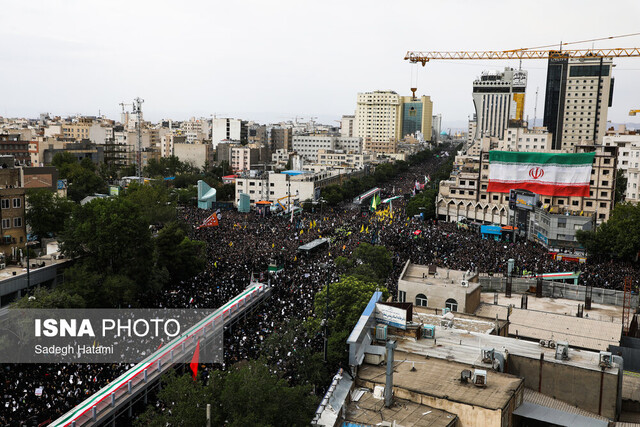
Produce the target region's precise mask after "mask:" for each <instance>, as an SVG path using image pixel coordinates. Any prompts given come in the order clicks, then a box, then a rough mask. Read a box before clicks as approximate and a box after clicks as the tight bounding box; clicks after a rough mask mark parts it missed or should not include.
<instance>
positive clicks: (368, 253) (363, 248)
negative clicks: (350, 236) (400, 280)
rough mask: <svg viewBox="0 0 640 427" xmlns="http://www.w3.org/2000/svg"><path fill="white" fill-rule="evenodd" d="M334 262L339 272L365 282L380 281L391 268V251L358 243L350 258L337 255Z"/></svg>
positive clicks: (386, 275)
mask: <svg viewBox="0 0 640 427" xmlns="http://www.w3.org/2000/svg"><path fill="white" fill-rule="evenodd" d="M335 264H336V267H337V269H338V271H339V272H340V273H342V274H345V275H348V276H355V277H356V278H358V279H360V280H363V281H367V282H380V283H382V282H384V281H385V280H386V279H387V277H389V274H391V270H393V261H392V260H391V253H390V252H389V251H388V250H387V248H385V247H384V246H376V245H370V244H368V243H361V244H359V245H358V247H357V248H356V250H355V251H354V252H353V254H352V255H351V258H345V257H337V258H336V260H335Z"/></svg>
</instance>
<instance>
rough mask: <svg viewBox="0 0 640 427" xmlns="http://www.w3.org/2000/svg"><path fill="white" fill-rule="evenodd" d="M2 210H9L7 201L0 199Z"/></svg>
mask: <svg viewBox="0 0 640 427" xmlns="http://www.w3.org/2000/svg"><path fill="white" fill-rule="evenodd" d="M2 209H9V199H2Z"/></svg>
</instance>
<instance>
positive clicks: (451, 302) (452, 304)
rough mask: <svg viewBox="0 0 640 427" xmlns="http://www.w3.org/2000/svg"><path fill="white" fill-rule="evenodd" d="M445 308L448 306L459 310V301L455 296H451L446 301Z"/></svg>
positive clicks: (450, 308) (453, 309) (452, 309)
mask: <svg viewBox="0 0 640 427" xmlns="http://www.w3.org/2000/svg"><path fill="white" fill-rule="evenodd" d="M444 306H445V308H448V309H449V310H451V311H458V301H456V300H454V299H453V298H449V299H448V300H446V301H445V303H444Z"/></svg>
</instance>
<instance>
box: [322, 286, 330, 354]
mask: <svg viewBox="0 0 640 427" xmlns="http://www.w3.org/2000/svg"><path fill="white" fill-rule="evenodd" d="M330 285H331V284H330V283H328V282H327V306H326V308H325V312H324V322H323V323H324V363H327V361H328V357H327V353H328V348H329V287H330Z"/></svg>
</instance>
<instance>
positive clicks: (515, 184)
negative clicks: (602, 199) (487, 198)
mask: <svg viewBox="0 0 640 427" xmlns="http://www.w3.org/2000/svg"><path fill="white" fill-rule="evenodd" d="M594 156H595V153H570V154H550V153H522V152H512V151H490V152H489V168H490V170H489V186H488V187H487V192H489V193H491V192H496V193H508V192H509V190H511V189H522V190H529V191H531V192H533V193H536V194H540V195H543V196H564V197H567V196H574V197H588V196H589V180H590V179H591V165H592V164H593V158H594Z"/></svg>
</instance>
